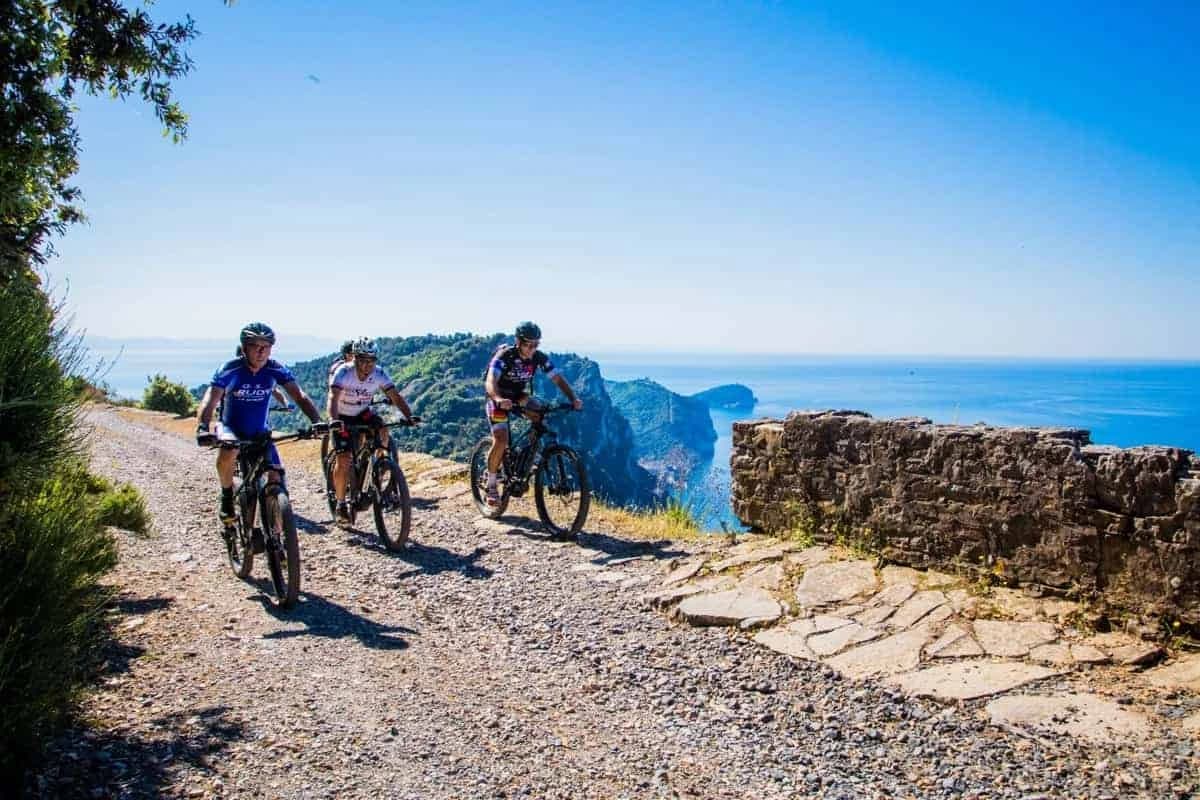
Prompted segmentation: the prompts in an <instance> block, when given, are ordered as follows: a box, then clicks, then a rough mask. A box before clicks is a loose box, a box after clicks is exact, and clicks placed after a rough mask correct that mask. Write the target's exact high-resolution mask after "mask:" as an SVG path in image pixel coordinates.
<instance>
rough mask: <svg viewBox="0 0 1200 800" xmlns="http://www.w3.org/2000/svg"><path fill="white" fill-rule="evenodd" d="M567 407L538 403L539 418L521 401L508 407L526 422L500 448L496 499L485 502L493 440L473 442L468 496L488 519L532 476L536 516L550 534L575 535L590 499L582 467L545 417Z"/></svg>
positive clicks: (524, 487)
mask: <svg viewBox="0 0 1200 800" xmlns="http://www.w3.org/2000/svg"><path fill="white" fill-rule="evenodd" d="M572 410H574V406H572V405H571V404H570V403H560V404H558V405H550V406H542V407H540V408H539V409H538V412H539V413H540V414H541V415H542V418H541V419H534V418H533V417H530V416H529V414H528V413H526V410H525V409H524V408H521V407H520V406H517V405H514V406H513V407H512V408H511V409H510V413H513V414H516V415H517V416H523V417H526V418H528V419H529V428H528V429H527V430H526V431H525V432H524V433H523V434H522V435H521V436H520V437H519V438H518V439H517V440H516V441H514V442H511V443H510V444H509V446H508V450H507V451H505V453H504V461H503V462H502V464H501V467H500V476H499V480H498V483H503V487H502V488H501V490H500V502H499V504H497V505H494V506H491V505H488V503H487V457H488V451H489V450H491V449H492V440H491V438H490V437H485V438H483V439H481V440H480V441H479V444H477V445H475V449H474V450H473V451H472V453H471V470H470V480H471V497H472V498H474V500H475V506H476V507H477V508H478V509H479V513H480V514H483V516H485V517H487V518H488V519H495V518H497V517H499V516H500V515H501V514H503V513H504V511H505V509H507V508H508V501H509V499H510V498H513V497H521V496H523V495H524V494H525V493H526V492H527V491H529V483H530V481H531V480H532V481H533V498H534V504H535V505H536V506H537V512H538V517H539V518H541V520H542V524H543V525H544V526H545V527H546V529H547V530H548V531H549V532H550V534H551V535H552V536H553V537H554V538H556V539H573V538H575V537H576V536H578V534H579V531H580V529H581V528H583V523H584V520H586V519H587V513H588V506H589V505H590V504H591V489H590V488H589V485H588V477H587V470H586V469H585V468H584V465H583V460H582V459H581V458H580V457H579V455H578V454H577V453H576V452H575V451H574V450H572V449H571V448H570V447H567V446H566V445H564V444H559V443H558V435H557V434H556V433H555V432H554V431H552V430H550V428H548V427H546V424H545V421H544V420H545V418H546V417H547V416H549V415H551V414H554V413H557V412H559V411H572Z"/></svg>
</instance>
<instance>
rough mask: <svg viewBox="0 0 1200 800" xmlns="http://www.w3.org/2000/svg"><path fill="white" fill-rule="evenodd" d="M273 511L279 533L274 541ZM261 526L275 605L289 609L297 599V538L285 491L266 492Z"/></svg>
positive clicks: (298, 556)
mask: <svg viewBox="0 0 1200 800" xmlns="http://www.w3.org/2000/svg"><path fill="white" fill-rule="evenodd" d="M277 514H278V519H279V520H280V523H281V524H280V528H281V529H282V530H281V532H282V536H281V537H279V538H278V539H277V540H276V537H275V536H273V535H272V532H273V531H274V527H275V519H276V515H277ZM268 526H269V527H268ZM263 529H264V531H265V534H264V535H265V537H266V539H267V566H268V567H269V568H270V572H271V586H272V588H273V589H274V590H275V605H277V606H278V607H280V608H291V607H292V606H294V605H295V604H296V601H297V600H298V599H300V537H299V535H298V534H297V533H296V516H295V514H293V513H292V501H291V498H289V497H288V496H287V494H286V493H285V492H282V491H280V492H278V493H276V494H273V495H269V496H268V497H267V498H266V501H265V502H264V503H263Z"/></svg>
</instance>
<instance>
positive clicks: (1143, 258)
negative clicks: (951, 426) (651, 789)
mask: <svg viewBox="0 0 1200 800" xmlns="http://www.w3.org/2000/svg"><path fill="white" fill-rule="evenodd" d="M151 13H152V14H153V15H154V16H155V18H156V19H159V20H164V21H165V20H172V19H175V18H178V17H180V16H182V14H184V13H191V14H192V16H193V17H194V18H195V19H196V22H197V26H198V27H199V29H200V30H201V32H202V36H201V37H200V38H199V39H198V40H197V41H196V42H195V43H194V45H193V46H192V48H191V53H192V56H193V58H194V59H195V61H196V70H195V72H194V73H193V74H192V75H190V76H189V77H188V78H186V79H185V80H183V81H181V82H180V83H179V84H178V87H177V91H178V96H179V99H180V100H181V101H182V103H183V104H184V106H185V108H186V109H187V110H188V112H189V113H190V114H191V135H190V138H189V140H188V141H187V142H186V144H184V145H182V146H173V145H171V144H169V143H167V142H166V141H164V140H163V139H162V138H160V136H159V130H158V126H157V123H156V121H155V120H154V117H153V115H152V113H151V112H150V111H149V110H148V109H146V108H144V107H142V106H141V105H139V104H138V103H136V102H133V101H128V102H125V103H120V102H111V101H108V100H103V99H92V98H86V99H82V100H81V101H80V112H79V123H80V132H81V136H82V165H83V166H82V170H81V172H80V175H79V179H78V183H79V185H80V186H81V187H82V188H83V190H84V192H85V196H86V210H87V212H88V214H89V216H90V223H89V225H88V226H86V227H77V228H75V229H74V230H72V231H71V232H70V233H69V235H68V236H67V237H66V238H65V239H64V240H63V241H62V242H61V243H60V245H59V250H60V252H61V258H60V259H59V260H57V261H56V262H55V263H54V264H53V265H52V267H51V275H52V279H53V280H54V282H56V283H58V284H60V285H63V284H66V285H69V302H70V304H71V306H72V307H73V308H74V310H75V313H76V318H77V321H78V323H79V325H80V326H81V327H84V328H86V329H87V330H88V332H89V333H91V334H93V335H101V336H115V337H134V336H163V335H166V336H177V337H184V338H205V339H211V338H214V337H221V336H228V337H229V338H231V339H232V338H233V336H234V335H235V334H236V330H237V329H238V328H239V327H240V326H241V324H242V323H243V322H244V321H247V320H249V319H263V320H266V321H268V322H269V323H271V324H272V325H274V326H275V327H276V328H277V329H278V330H279V331H280V332H281V334H282V335H284V336H286V335H287V334H289V333H290V334H293V335H299V334H306V335H311V336H318V337H328V338H330V339H341V338H344V337H345V336H348V335H352V334H359V333H366V334H371V335H410V334H418V333H426V332H430V331H432V332H452V331H462V330H471V331H479V332H484V331H495V330H504V329H508V328H510V327H511V326H512V324H513V323H514V322H515V321H517V320H519V319H524V318H533V319H536V320H538V321H539V322H540V323H541V324H542V327H543V329H544V331H545V338H546V343H547V345H548V346H549V347H551V348H552V349H556V350H565V349H576V350H580V351H589V350H601V351H604V352H614V351H623V350H627V351H638V350H663V351H675V352H680V351H692V352H739V351H741V352H757V353H764V352H786V353H829V354H838V353H846V354H850V353H853V354H945V355H966V356H972V355H975V356H997V355H1016V356H1046V357H1110V358H1131V357H1132V358H1138V357H1149V358H1184V359H1197V358H1200V337H1197V336H1196V330H1197V327H1196V321H1195V319H1196V309H1197V308H1200V279H1198V278H1197V272H1198V267H1200V96H1198V95H1200V88H1198V84H1197V82H1196V80H1195V76H1197V75H1200V53H1198V51H1197V49H1196V48H1195V47H1194V46H1193V45H1194V42H1195V40H1196V37H1197V34H1200V12H1198V11H1195V10H1190V9H1189V8H1188V7H1185V6H1182V5H1180V6H1175V5H1170V4H1157V5H1151V4H1146V5H1145V6H1144V7H1143V8H1138V9H1136V10H1135V9H1131V8H1122V7H1121V6H1119V5H1117V4H1103V3H1088V4H1082V3H1081V4H1077V5H1070V6H1068V5H1066V4H1060V5H1057V6H1055V7H1053V8H1048V7H1047V6H1046V4H1033V3H1029V4H1018V3H1010V4H1004V5H1003V7H1001V6H1000V5H997V6H996V7H995V8H994V9H993V10H981V9H978V8H975V7H972V6H971V4H961V3H945V4H906V5H900V4H897V5H895V6H892V5H888V6H881V5H875V4H866V3H837V4H828V5H821V4H809V3H782V2H775V3H767V2H737V3H735V2H687V3H682V2H681V3H631V4H623V3H616V2H614V3H603V4H601V3H589V4H584V3H553V4H550V3H529V4H524V3H494V4H493V3H453V2H438V3H434V2H429V3H426V2H404V3H394V2H387V3H374V2H355V3H347V4H332V3H327V2H326V3H315V2H312V3H310V2H299V1H298V0H288V1H287V2H284V0H278V1H277V2H257V1H256V0H240V2H238V3H237V4H236V5H235V6H234V7H232V8H225V7H223V6H222V5H221V4H220V3H219V2H216V0H211V2H203V3H201V2H198V1H197V0H192V2H188V3H179V2H167V1H165V0H162V1H160V2H158V3H156V4H155V5H154V6H152V8H151ZM310 76H311V77H310Z"/></svg>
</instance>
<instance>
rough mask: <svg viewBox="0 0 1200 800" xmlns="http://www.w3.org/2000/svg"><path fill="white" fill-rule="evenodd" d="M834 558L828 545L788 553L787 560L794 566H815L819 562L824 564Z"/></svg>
mask: <svg viewBox="0 0 1200 800" xmlns="http://www.w3.org/2000/svg"><path fill="white" fill-rule="evenodd" d="M832 558H833V554H832V553H830V552H829V548H827V547H820V546H817V547H806V548H804V549H803V550H800V551H798V552H795V553H788V554H787V558H786V561H787V563H788V566H794V567H815V566H816V565H817V564H824V563H826V562H828V561H829V560H830V559H832Z"/></svg>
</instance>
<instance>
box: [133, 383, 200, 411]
mask: <svg viewBox="0 0 1200 800" xmlns="http://www.w3.org/2000/svg"><path fill="white" fill-rule="evenodd" d="M148 380H149V384H148V385H147V386H146V391H145V392H143V393H142V408H147V409H149V410H151V411H167V412H170V413H171V414H176V415H178V416H180V417H186V416H188V415H190V414H191V413H192V411H194V410H195V408H196V403H195V401H194V400H193V399H192V393H191V392H189V391H188V390H187V387H186V386H184V385H183V384H182V383H171V381H169V380H168V379H167V376H166V375H162V374H158V375H155V376H154V377H152V378H148Z"/></svg>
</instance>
